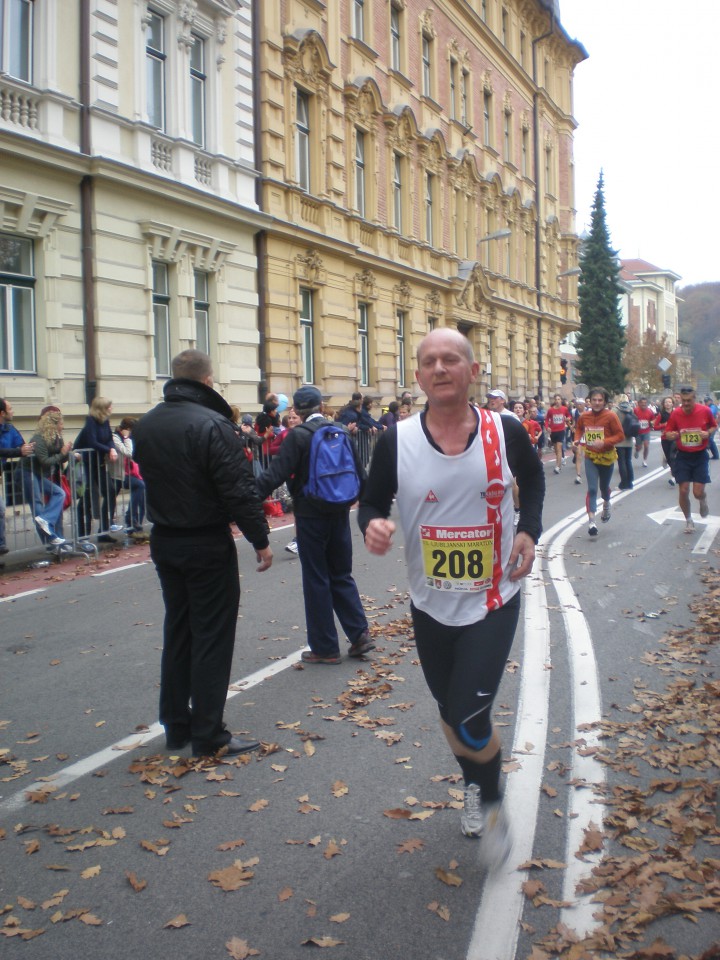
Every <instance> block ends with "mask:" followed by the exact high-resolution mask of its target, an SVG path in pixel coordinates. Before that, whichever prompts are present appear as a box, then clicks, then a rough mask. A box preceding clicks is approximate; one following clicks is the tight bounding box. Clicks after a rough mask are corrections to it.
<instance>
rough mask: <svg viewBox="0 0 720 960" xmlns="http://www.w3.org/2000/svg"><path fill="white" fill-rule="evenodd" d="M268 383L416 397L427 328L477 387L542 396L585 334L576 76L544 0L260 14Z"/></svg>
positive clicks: (571, 49) (261, 9)
mask: <svg viewBox="0 0 720 960" xmlns="http://www.w3.org/2000/svg"><path fill="white" fill-rule="evenodd" d="M255 9H256V11H258V15H257V17H256V23H255V31H256V47H255V50H256V64H255V68H256V77H257V86H256V131H257V133H256V151H257V153H256V156H257V162H258V168H259V171H260V174H261V190H262V208H263V210H264V212H265V213H267V214H269V215H270V216H271V217H272V223H271V224H270V225H269V226H268V227H267V228H266V229H264V230H263V231H262V233H261V235H260V241H259V246H258V251H259V265H258V269H259V289H260V305H261V306H260V317H259V325H260V338H261V355H260V366H261V370H262V372H263V375H264V385H267V387H268V388H270V389H272V390H274V391H276V392H280V391H282V392H284V393H287V394H291V393H292V391H293V390H294V389H296V388H297V387H298V386H300V384H301V383H314V384H315V385H317V386H318V387H319V388H320V389H321V392H322V393H323V395H324V396H326V397H327V398H328V400H329V402H330V404H331V405H332V406H339V405H341V404H343V403H345V402H346V401H347V399H348V398H349V396H350V394H351V393H352V392H353V391H355V390H358V389H359V390H361V391H362V392H363V393H369V394H371V395H373V396H376V397H378V398H380V399H381V400H382V401H384V402H386V401H388V400H390V399H392V398H394V397H395V396H397V395H398V394H399V393H400V392H401V391H402V390H403V389H410V390H412V389H413V384H414V369H415V367H414V355H415V350H416V348H417V345H418V342H419V341H420V339H421V338H422V337H423V336H424V335H425V333H427V331H428V330H429V329H432V328H433V327H435V326H450V327H454V328H457V329H459V330H460V331H461V332H463V333H465V334H466V335H467V336H468V338H469V340H470V342H471V344H472V346H473V348H474V350H475V353H476V356H477V358H478V360H479V361H480V364H481V377H480V382H479V383H478V389H477V393H478V395H482V394H484V393H485V392H486V391H487V390H488V389H489V388H490V387H500V388H502V389H504V390H506V391H507V392H508V393H509V394H511V395H513V396H524V395H529V394H536V393H541V394H545V395H547V394H548V393H549V392H552V391H554V390H555V389H556V387H557V384H558V383H559V375H560V369H559V359H560V357H559V350H558V345H559V341H560V340H561V339H562V338H563V336H564V335H565V334H566V333H567V332H569V331H571V330H572V329H575V328H576V327H577V323H578V318H577V304H576V278H575V276H574V275H573V273H572V271H573V269H574V268H575V267H576V263H577V244H578V239H577V237H576V235H575V232H574V231H575V227H574V198H573V166H572V141H573V131H574V129H575V121H574V119H573V115H572V81H573V71H574V68H575V66H576V65H577V63H579V62H580V61H581V60H583V59H584V58H585V52H584V50H583V48H582V47H581V46H580V45H579V44H578V43H577V42H575V41H573V40H571V39H570V38H569V37H568V36H567V34H566V33H565V32H564V30H563V28H562V26H561V24H560V22H559V20H558V11H557V9H556V4H553V3H551V2H545V0H502V2H501V0H485V2H483V0H472V2H463V0H445V2H440V3H435V4H433V5H432V6H428V5H427V4H426V3H422V2H414V0H336V2H333V3H324V2H321V0H285V2H283V3H273V4H266V3H262V4H259V5H257V6H256V8H255Z"/></svg>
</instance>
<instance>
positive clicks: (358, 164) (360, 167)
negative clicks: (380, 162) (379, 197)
mask: <svg viewBox="0 0 720 960" xmlns="http://www.w3.org/2000/svg"><path fill="white" fill-rule="evenodd" d="M355 206H356V207H357V212H358V213H359V214H360V216H361V217H364V216H365V134H364V133H363V132H362V130H356V131H355Z"/></svg>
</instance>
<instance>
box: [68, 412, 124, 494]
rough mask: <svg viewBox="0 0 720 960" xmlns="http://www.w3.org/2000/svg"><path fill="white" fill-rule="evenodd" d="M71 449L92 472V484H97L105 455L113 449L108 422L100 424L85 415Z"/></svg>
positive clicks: (110, 428)
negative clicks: (77, 453) (83, 423)
mask: <svg viewBox="0 0 720 960" xmlns="http://www.w3.org/2000/svg"><path fill="white" fill-rule="evenodd" d="M73 448H74V449H75V450H77V451H78V452H79V453H81V454H82V458H83V463H84V464H85V467H86V468H88V469H90V470H91V471H92V475H93V477H94V481H93V482H94V484H95V485H97V484H98V483H99V479H98V478H99V475H100V468H101V467H102V466H104V464H105V460H106V457H107V455H108V454H109V453H110V451H111V450H114V449H115V444H114V443H113V436H112V427H111V426H110V421H109V420H104V421H103V422H102V423H100V421H99V420H96V419H95V417H92V416H90V414H88V415H87V417H86V418H85V425H84V426H83V428H82V430H81V431H80V433H79V434H78V435H77V436H76V437H75V443H73Z"/></svg>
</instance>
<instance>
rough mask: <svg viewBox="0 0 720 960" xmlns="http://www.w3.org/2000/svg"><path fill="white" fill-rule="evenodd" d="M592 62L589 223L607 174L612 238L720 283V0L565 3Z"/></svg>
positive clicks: (582, 190) (583, 125) (579, 195)
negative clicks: (600, 180)
mask: <svg viewBox="0 0 720 960" xmlns="http://www.w3.org/2000/svg"><path fill="white" fill-rule="evenodd" d="M560 14H561V21H562V24H563V27H564V28H565V30H566V31H567V33H568V34H569V35H570V36H571V37H572V38H574V39H576V40H579V41H580V43H581V44H582V45H583V46H584V47H585V49H586V50H587V52H588V54H589V59H587V60H585V61H584V62H583V63H581V64H579V65H578V67H577V68H576V70H575V104H574V114H575V119H576V120H577V122H578V128H577V130H576V131H575V201H576V207H577V222H576V227H577V230H578V232H582V230H583V229H584V228H586V227H587V226H589V221H590V209H591V206H592V201H593V197H594V195H595V188H596V185H597V179H598V175H599V173H600V169H601V168H602V170H603V172H604V176H605V209H606V213H607V222H608V228H609V230H610V239H611V242H612V245H613V247H614V249H616V250H618V251H619V254H620V256H621V257H622V258H623V259H628V258H635V257H640V258H641V259H643V260H647V261H648V262H649V263H652V264H654V265H655V266H657V267H661V268H663V269H668V270H672V271H674V272H675V273H678V274H680V275H681V276H682V280H680V281H679V285H680V286H685V285H687V284H691V283H702V282H703V281H707V280H713V281H720V238H719V237H718V230H719V229H720V226H719V225H720V200H719V194H720V128H719V125H718V100H719V95H720V71H718V66H717V57H718V54H717V49H718V42H719V41H720V0H683V2H681V3H678V2H677V0H560Z"/></svg>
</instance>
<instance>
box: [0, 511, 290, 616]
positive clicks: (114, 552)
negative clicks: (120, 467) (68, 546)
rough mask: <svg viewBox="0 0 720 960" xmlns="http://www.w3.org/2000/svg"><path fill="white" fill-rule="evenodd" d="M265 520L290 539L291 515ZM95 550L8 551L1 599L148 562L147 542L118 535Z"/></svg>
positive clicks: (41, 548)
mask: <svg viewBox="0 0 720 960" xmlns="http://www.w3.org/2000/svg"><path fill="white" fill-rule="evenodd" d="M267 520H268V524H269V526H270V529H271V530H275V529H277V528H283V527H287V528H288V533H289V536H288V539H290V537H291V536H292V532H291V531H292V528H293V525H294V523H295V517H294V516H293V514H292V513H286V514H283V516H282V517H268V518H267ZM235 534H236V539H240V538H241V537H242V534H239V533H238V532H237V531H235ZM97 548H98V553H97V555H96V556H95V555H93V554H84V553H83V554H79V553H74V554H70V555H63V556H58V555H57V554H56V553H54V552H48V550H47V548H46V547H44V546H43V545H42V544H40V543H38V544H37V545H36V546H33V547H27V548H24V549H22V550H13V551H11V552H10V553H8V554H6V555H5V556H4V557H2V561H0V563H2V565H0V599H1V598H2V597H8V596H13V595H14V594H16V593H19V592H21V591H23V590H32V589H35V588H37V587H38V586H41V585H42V584H45V583H47V582H48V581H53V582H58V581H63V580H74V579H75V578H77V577H82V576H90V575H92V574H94V573H97V572H98V568H99V567H102V569H103V570H109V569H112V568H114V567H120V566H125V565H126V564H131V563H147V562H149V560H150V546H149V543H148V541H147V540H146V541H144V542H142V541H141V542H135V541H133V540H131V539H129V538H126V537H125V536H124V535H118V538H117V542H116V543H98V544H97ZM241 562H242V556H241Z"/></svg>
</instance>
